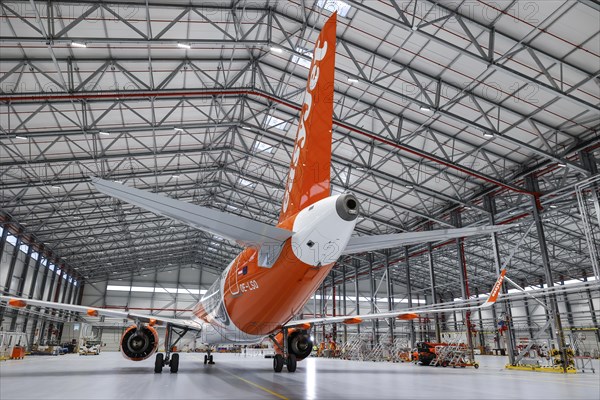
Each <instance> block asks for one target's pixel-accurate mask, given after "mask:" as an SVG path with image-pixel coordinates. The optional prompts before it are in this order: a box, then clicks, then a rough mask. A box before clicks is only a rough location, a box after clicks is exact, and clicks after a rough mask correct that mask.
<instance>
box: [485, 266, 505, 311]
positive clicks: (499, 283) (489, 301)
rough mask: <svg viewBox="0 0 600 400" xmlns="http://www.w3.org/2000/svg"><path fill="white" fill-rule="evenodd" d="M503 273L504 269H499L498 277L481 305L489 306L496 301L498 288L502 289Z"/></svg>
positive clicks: (498, 292)
mask: <svg viewBox="0 0 600 400" xmlns="http://www.w3.org/2000/svg"><path fill="white" fill-rule="evenodd" d="M504 275H506V269H503V270H502V271H500V276H499V277H498V280H497V281H496V284H495V285H494V287H493V288H492V291H491V293H490V297H488V299H487V300H486V302H485V303H484V304H483V306H485V307H488V306H491V305H492V304H494V303H495V302H496V300H498V295H499V294H500V289H502V282H503V281H504Z"/></svg>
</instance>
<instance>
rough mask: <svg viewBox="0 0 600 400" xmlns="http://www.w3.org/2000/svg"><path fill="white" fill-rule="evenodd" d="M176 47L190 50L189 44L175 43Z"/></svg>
mask: <svg viewBox="0 0 600 400" xmlns="http://www.w3.org/2000/svg"><path fill="white" fill-rule="evenodd" d="M177 47H179V48H182V49H188V50H189V49H191V48H192V46H190V45H189V44H185V43H177Z"/></svg>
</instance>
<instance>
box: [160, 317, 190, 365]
mask: <svg viewBox="0 0 600 400" xmlns="http://www.w3.org/2000/svg"><path fill="white" fill-rule="evenodd" d="M188 331H189V328H181V329H180V328H175V327H174V326H173V325H171V324H167V333H166V336H165V354H163V353H157V354H156V360H155V361H154V373H156V374H160V373H161V372H162V369H163V367H164V366H167V365H168V366H169V368H170V370H171V373H172V374H176V373H177V371H179V354H178V353H173V354H171V353H172V351H173V348H174V347H175V346H176V345H177V343H179V341H180V340H181V338H182V337H183V336H184V335H185V334H186V333H188ZM174 336H176V337H177V339H176V340H175V341H174V342H173V341H172V340H173V337H174Z"/></svg>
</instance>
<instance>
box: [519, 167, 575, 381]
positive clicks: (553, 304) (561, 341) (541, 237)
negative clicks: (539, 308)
mask: <svg viewBox="0 0 600 400" xmlns="http://www.w3.org/2000/svg"><path fill="white" fill-rule="evenodd" d="M525 183H526V185H527V189H528V190H529V191H530V192H533V193H539V191H540V190H539V187H538V184H537V181H536V180H535V179H534V177H533V176H532V175H528V176H527V177H526V178H525ZM531 205H532V208H533V220H534V221H535V227H536V229H537V234H538V242H539V244H540V253H541V255H542V263H543V265H544V272H545V275H546V284H547V285H548V287H549V288H551V287H554V281H553V278H552V269H551V268H550V257H548V246H547V245H546V236H545V234H544V225H543V224H542V218H541V216H540V210H539V209H540V208H541V205H540V204H539V201H538V199H537V198H536V197H531ZM548 299H549V300H550V312H551V313H552V317H553V319H554V328H555V331H556V334H557V338H558V349H559V351H560V355H561V361H562V365H563V371H564V372H565V373H566V372H567V349H566V344H565V335H564V332H563V330H562V321H561V319H560V314H559V312H558V302H557V301H556V295H555V294H552V293H550V294H549V296H548Z"/></svg>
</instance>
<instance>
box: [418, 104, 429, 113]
mask: <svg viewBox="0 0 600 400" xmlns="http://www.w3.org/2000/svg"><path fill="white" fill-rule="evenodd" d="M419 108H420V109H421V111H427V112H431V108H429V107H428V106H425V105H422V106H420V107H419Z"/></svg>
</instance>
